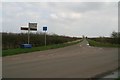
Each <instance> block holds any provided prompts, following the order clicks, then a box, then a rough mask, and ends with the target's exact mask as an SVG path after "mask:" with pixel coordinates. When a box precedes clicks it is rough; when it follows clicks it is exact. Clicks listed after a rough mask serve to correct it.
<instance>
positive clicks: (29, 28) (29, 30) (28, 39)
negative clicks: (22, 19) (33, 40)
mask: <svg viewBox="0 0 120 80" xmlns="http://www.w3.org/2000/svg"><path fill="white" fill-rule="evenodd" d="M29 43H30V26H29V24H28V44H29Z"/></svg>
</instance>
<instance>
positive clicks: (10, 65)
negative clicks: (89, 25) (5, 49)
mask: <svg viewBox="0 0 120 80" xmlns="http://www.w3.org/2000/svg"><path fill="white" fill-rule="evenodd" d="M117 67H118V49H117V48H100V47H91V46H89V44H88V42H87V40H86V39H85V40H84V41H82V42H81V43H79V44H76V45H72V46H68V47H64V48H59V49H51V50H46V51H37V52H31V53H26V54H20V55H14V56H8V57H3V77H4V78H92V77H94V76H96V75H98V74H101V73H104V72H107V71H110V70H114V69H116V68H117Z"/></svg>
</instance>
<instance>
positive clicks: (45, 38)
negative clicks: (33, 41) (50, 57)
mask: <svg viewBox="0 0 120 80" xmlns="http://www.w3.org/2000/svg"><path fill="white" fill-rule="evenodd" d="M45 46H46V31H45Z"/></svg>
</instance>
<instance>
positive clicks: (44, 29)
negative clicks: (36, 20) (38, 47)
mask: <svg viewBox="0 0 120 80" xmlns="http://www.w3.org/2000/svg"><path fill="white" fill-rule="evenodd" d="M43 31H45V46H46V31H47V27H43Z"/></svg>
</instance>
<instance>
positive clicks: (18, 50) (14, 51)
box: [2, 40, 81, 57]
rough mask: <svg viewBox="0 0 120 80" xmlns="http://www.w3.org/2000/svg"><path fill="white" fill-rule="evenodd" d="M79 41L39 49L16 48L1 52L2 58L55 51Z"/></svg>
mask: <svg viewBox="0 0 120 80" xmlns="http://www.w3.org/2000/svg"><path fill="white" fill-rule="evenodd" d="M80 42H81V41H80V40H77V41H73V42H69V43H63V44H54V45H47V46H41V47H33V48H16V49H8V50H3V51H2V56H3V57H4V56H10V55H17V54H22V53H28V52H34V51H43V50H48V49H56V48H61V47H66V46H70V45H74V44H77V43H80Z"/></svg>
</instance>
